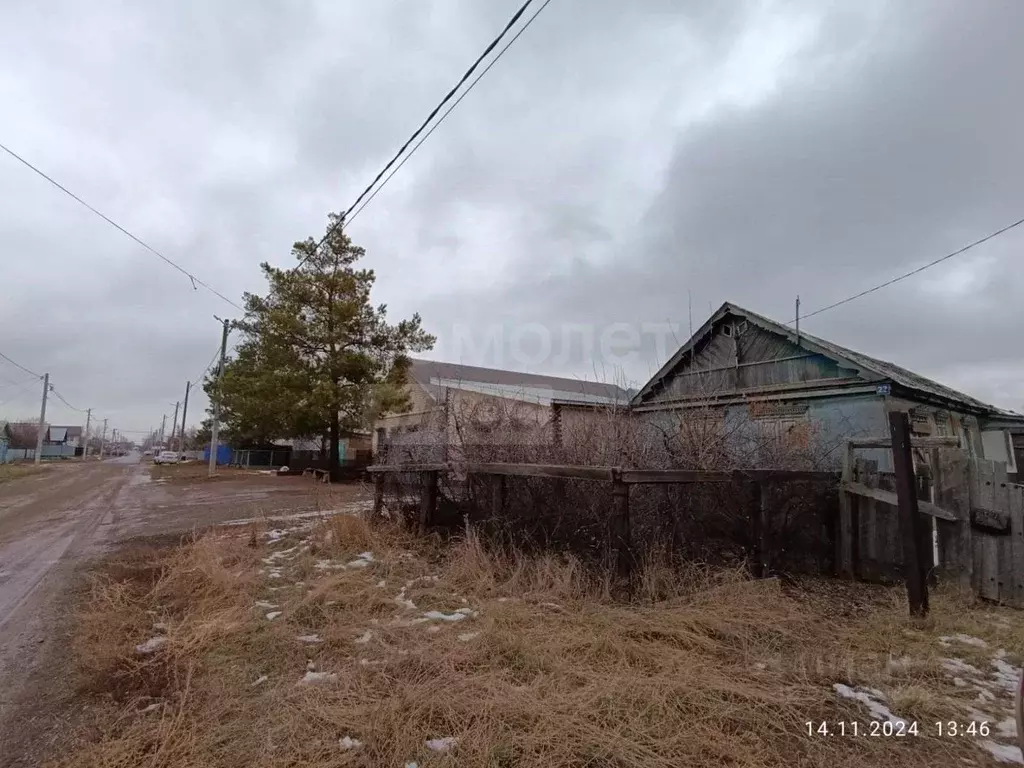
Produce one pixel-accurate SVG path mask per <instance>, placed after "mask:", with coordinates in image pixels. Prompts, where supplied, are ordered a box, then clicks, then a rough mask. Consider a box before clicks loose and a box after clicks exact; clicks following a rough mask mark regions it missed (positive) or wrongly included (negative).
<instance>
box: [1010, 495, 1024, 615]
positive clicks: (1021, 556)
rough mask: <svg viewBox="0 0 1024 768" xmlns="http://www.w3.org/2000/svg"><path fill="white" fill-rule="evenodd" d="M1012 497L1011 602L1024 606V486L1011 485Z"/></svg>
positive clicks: (1020, 606)
mask: <svg viewBox="0 0 1024 768" xmlns="http://www.w3.org/2000/svg"><path fill="white" fill-rule="evenodd" d="M1009 499H1010V542H1011V544H1010V559H1011V564H1012V565H1011V569H1012V572H1013V577H1012V582H1011V589H1012V594H1013V598H1012V600H1010V601H1009V602H1010V603H1011V605H1014V606H1016V607H1017V608H1024V486H1022V485H1011V486H1010V492H1009Z"/></svg>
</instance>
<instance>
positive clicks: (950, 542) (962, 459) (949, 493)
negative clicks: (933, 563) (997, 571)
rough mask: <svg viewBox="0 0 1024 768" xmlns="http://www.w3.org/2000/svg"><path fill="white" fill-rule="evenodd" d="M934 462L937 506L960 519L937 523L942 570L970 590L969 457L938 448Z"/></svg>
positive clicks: (938, 520)
mask: <svg viewBox="0 0 1024 768" xmlns="http://www.w3.org/2000/svg"><path fill="white" fill-rule="evenodd" d="M932 463H933V464H934V472H933V482H934V489H935V491H934V498H935V503H936V504H937V505H939V506H940V507H943V508H944V509H948V510H949V511H951V512H953V513H954V514H955V515H956V517H957V520H956V521H948V520H941V519H938V518H936V520H935V525H936V532H937V534H938V540H939V563H938V567H939V571H940V573H942V574H943V575H944V577H945V578H946V579H948V580H950V581H952V582H953V583H955V584H958V585H959V586H960V587H961V588H962V589H970V588H971V574H972V573H973V572H974V550H973V546H972V544H971V520H970V505H971V498H970V486H969V462H968V458H967V454H966V453H964V452H963V451H958V450H953V449H937V450H935V451H933V452H932Z"/></svg>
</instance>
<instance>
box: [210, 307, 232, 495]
mask: <svg viewBox="0 0 1024 768" xmlns="http://www.w3.org/2000/svg"><path fill="white" fill-rule="evenodd" d="M216 319H217V320H220V318H219V317H218V318H216ZM221 322H222V323H223V324H224V330H223V331H222V332H221V336H220V365H219V366H218V367H217V388H216V390H214V393H213V394H214V398H213V425H212V427H211V429H210V477H213V476H214V475H216V474H217V448H219V447H220V443H218V442H217V438H218V434H217V433H218V432H220V395H221V392H220V384H221V381H222V380H223V379H224V358H225V357H226V356H227V353H228V328H229V327H230V321H228V320H221Z"/></svg>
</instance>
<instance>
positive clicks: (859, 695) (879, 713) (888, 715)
mask: <svg viewBox="0 0 1024 768" xmlns="http://www.w3.org/2000/svg"><path fill="white" fill-rule="evenodd" d="M832 687H833V688H834V689H835V692H836V694H837V695H839V696H841V697H842V698H844V699H853V700H854V701H859V702H860V703H861V704H863V705H864V706H866V707H867V708H868V711H869V712H871V714H872V716H873V717H874V718H875V719H876V720H885V721H887V722H890V723H893V724H894V725H905V724H906V721H905V720H904V719H903V718H902V717H896V715H894V714H893V713H892V712H891V711H889V707H887V706H886V705H885V703H884V702H885V694H884V693H882V692H881V691H879V690H876V689H875V688H861V687H859V686H858V687H857V688H851V687H850V686H848V685H843V684H842V683H835V684H834V685H833V686H832Z"/></svg>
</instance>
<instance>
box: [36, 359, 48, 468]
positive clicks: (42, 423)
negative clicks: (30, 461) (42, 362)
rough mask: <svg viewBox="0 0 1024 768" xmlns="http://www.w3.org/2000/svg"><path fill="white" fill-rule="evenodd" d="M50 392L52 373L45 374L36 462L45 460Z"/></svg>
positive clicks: (37, 433) (37, 434)
mask: <svg viewBox="0 0 1024 768" xmlns="http://www.w3.org/2000/svg"><path fill="white" fill-rule="evenodd" d="M49 392H50V374H49V373H46V374H44V375H43V405H42V407H40V409H39V430H38V432H36V458H35V463H36V464H40V463H42V461H43V439H44V437H45V435H46V395H47V394H48V393H49Z"/></svg>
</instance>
